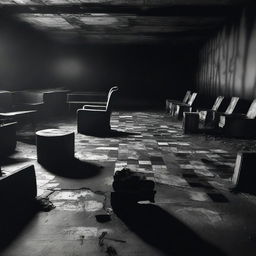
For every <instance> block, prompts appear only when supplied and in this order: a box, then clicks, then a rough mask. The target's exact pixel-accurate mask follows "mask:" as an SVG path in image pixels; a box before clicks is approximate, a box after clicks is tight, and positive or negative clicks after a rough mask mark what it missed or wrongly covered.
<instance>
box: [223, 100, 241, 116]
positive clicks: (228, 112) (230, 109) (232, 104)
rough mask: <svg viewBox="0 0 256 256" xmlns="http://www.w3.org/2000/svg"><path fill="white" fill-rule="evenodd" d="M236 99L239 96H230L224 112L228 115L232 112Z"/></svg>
mask: <svg viewBox="0 0 256 256" xmlns="http://www.w3.org/2000/svg"><path fill="white" fill-rule="evenodd" d="M238 100H239V97H232V98H231V100H230V103H229V105H228V107H227V109H226V111H225V114H227V115H230V114H232V113H233V111H234V109H235V107H236V104H237V102H238Z"/></svg>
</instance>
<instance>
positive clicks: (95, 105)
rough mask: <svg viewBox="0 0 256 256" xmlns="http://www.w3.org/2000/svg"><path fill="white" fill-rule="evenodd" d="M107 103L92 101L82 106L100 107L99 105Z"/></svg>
mask: <svg viewBox="0 0 256 256" xmlns="http://www.w3.org/2000/svg"><path fill="white" fill-rule="evenodd" d="M106 105H107V102H105V101H104V102H93V104H85V105H84V106H83V108H84V107H101V106H106Z"/></svg>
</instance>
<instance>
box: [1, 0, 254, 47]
mask: <svg viewBox="0 0 256 256" xmlns="http://www.w3.org/2000/svg"><path fill="white" fill-rule="evenodd" d="M247 2H250V1H249V0H248V1H247V0H1V1H0V14H1V13H4V14H10V15H12V16H15V17H16V18H17V19H18V20H20V21H23V22H26V23H29V24H30V25H31V26H33V27H34V28H36V29H39V30H42V31H45V32H46V33H47V34H49V35H50V37H52V38H54V39H57V40H61V41H63V42H81V43H85V42H89V43H104V44H106V43H110V44H112V43H118V44H120V43H124V44H127V43H128V44H130V43H136V44H138V43H143V44H145V43H146V44H154V43H159V42H162V43H168V44H169V43H171V44H187V45H190V44H198V43H200V42H203V41H204V40H205V39H206V38H207V37H208V36H209V35H211V34H213V33H214V32H215V31H216V29H218V28H219V27H220V26H221V25H222V24H223V23H224V22H225V21H226V19H227V18H228V17H230V16H233V15H237V13H239V12H241V9H242V6H243V5H244V4H246V3H247Z"/></svg>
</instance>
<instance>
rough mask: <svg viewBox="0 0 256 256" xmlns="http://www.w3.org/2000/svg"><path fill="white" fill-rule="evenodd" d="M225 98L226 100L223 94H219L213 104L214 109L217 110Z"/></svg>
mask: <svg viewBox="0 0 256 256" xmlns="http://www.w3.org/2000/svg"><path fill="white" fill-rule="evenodd" d="M223 100H224V97H223V96H218V97H217V99H216V100H215V102H214V104H213V106H212V110H214V111H217V110H218V108H219V107H220V104H221V102H222V101H223Z"/></svg>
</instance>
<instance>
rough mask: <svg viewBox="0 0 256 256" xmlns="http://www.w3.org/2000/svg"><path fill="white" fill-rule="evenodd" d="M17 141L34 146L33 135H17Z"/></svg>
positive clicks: (34, 138)
mask: <svg viewBox="0 0 256 256" xmlns="http://www.w3.org/2000/svg"><path fill="white" fill-rule="evenodd" d="M16 138H17V141H20V142H23V143H26V144H29V145H36V136H35V134H33V133H31V134H26V135H25V134H22V133H19V134H17V135H16Z"/></svg>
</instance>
